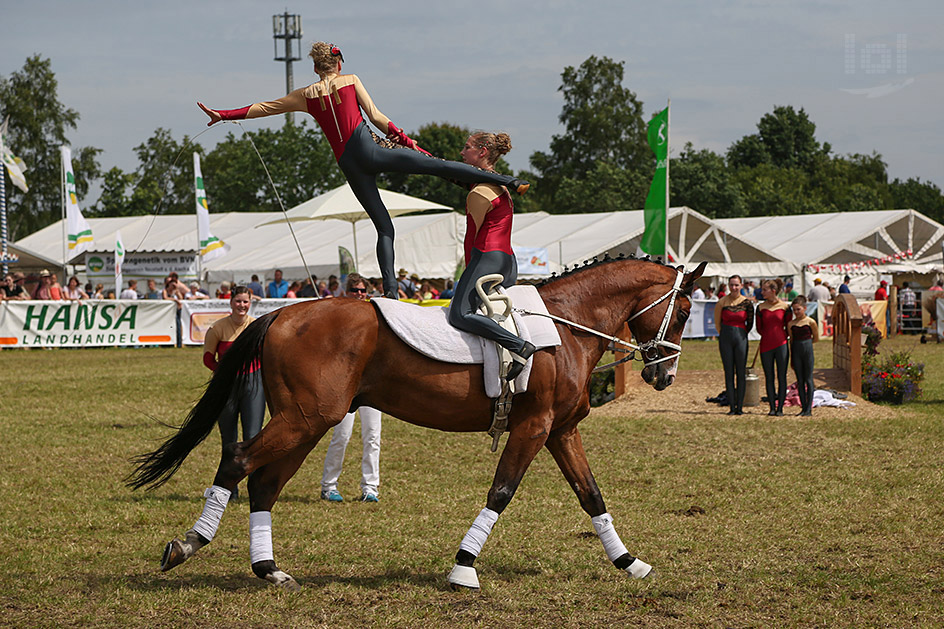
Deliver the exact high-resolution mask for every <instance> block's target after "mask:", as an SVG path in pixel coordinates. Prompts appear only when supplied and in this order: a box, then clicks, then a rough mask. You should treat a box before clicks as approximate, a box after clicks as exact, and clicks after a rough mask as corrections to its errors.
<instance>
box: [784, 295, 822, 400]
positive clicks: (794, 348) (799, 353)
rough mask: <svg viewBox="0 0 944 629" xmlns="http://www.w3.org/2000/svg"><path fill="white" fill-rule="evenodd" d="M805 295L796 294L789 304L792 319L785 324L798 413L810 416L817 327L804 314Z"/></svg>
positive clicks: (817, 337)
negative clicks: (798, 408) (797, 400)
mask: <svg viewBox="0 0 944 629" xmlns="http://www.w3.org/2000/svg"><path fill="white" fill-rule="evenodd" d="M806 303H807V302H806V297H804V296H803V295H800V296H798V297H797V298H796V299H794V300H793V303H792V304H790V309H791V310H793V320H792V321H790V322H789V323H788V324H787V332H788V333H789V335H790V353H791V354H792V355H793V373H795V374H796V379H797V393H798V394H799V395H800V406H801V407H802V410H801V411H800V415H802V416H803V417H810V416H811V415H812V414H813V390H814V387H813V343H815V342H816V341H818V340H819V328H818V327H817V326H816V321H814V320H813V319H811V318H810V317H808V316H806Z"/></svg>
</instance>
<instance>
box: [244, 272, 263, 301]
mask: <svg viewBox="0 0 944 629" xmlns="http://www.w3.org/2000/svg"><path fill="white" fill-rule="evenodd" d="M246 288H248V289H249V290H251V291H252V294H253V295H255V296H256V297H259V298H260V299H261V298H263V297H265V293H264V292H263V291H262V284H260V283H259V276H258V275H253V276H252V281H250V282H249V283H248V284H246Z"/></svg>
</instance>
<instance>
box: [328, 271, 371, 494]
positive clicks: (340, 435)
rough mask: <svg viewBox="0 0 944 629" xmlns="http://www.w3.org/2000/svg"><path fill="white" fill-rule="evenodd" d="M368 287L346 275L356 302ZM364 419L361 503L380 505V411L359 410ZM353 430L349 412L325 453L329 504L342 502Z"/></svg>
mask: <svg viewBox="0 0 944 629" xmlns="http://www.w3.org/2000/svg"><path fill="white" fill-rule="evenodd" d="M369 290H370V289H369V288H368V287H367V280H365V279H364V278H363V277H361V276H360V275H359V274H358V273H351V274H349V275H348V276H347V295H350V296H351V297H355V298H357V299H364V300H366V299H367V296H368V293H369ZM357 412H358V413H360V416H361V440H362V441H363V442H364V453H363V454H362V455H361V501H362V502H378V501H379V495H380V494H379V492H378V491H377V488H378V486H379V485H380V411H378V410H377V409H375V408H371V407H369V406H361V407H360V408H358V409H357ZM353 431H354V413H348V414H347V415H345V416H344V419H342V420H341V423H340V424H338V425H337V426H335V427H334V432H333V433H332V435H331V443H329V444H328V452H327V453H326V454H325V462H324V471H323V472H322V475H321V499H322V500H327V501H329V502H343V501H344V498H343V497H342V496H341V494H340V492H338V478H340V477H341V468H342V467H343V465H344V451H345V450H346V449H347V444H348V442H349V441H350V440H351V433H352V432H353Z"/></svg>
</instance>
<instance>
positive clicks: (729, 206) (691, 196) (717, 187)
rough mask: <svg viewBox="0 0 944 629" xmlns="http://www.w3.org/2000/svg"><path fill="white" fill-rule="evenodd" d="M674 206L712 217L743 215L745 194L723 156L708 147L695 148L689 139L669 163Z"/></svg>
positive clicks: (670, 198)
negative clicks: (685, 206) (684, 207)
mask: <svg viewBox="0 0 944 629" xmlns="http://www.w3.org/2000/svg"><path fill="white" fill-rule="evenodd" d="M669 176H670V177H671V194H670V196H669V201H670V202H671V204H672V205H673V206H679V205H687V206H688V207H690V208H692V209H695V210H697V211H698V212H701V213H702V214H705V215H706V216H710V217H712V218H729V217H736V216H744V215H745V213H746V208H745V206H744V197H743V194H742V193H741V189H740V187H738V186H737V185H736V184H735V183H734V181H733V179H732V175H731V169H729V168H728V166H727V164H726V163H725V161H724V157H722V156H721V155H718V154H717V153H715V152H713V151H710V150H708V149H702V150H700V151H696V150H695V149H694V147H693V146H692V143H691V142H689V143H687V144H686V145H685V148H684V149H682V152H681V154H680V155H679V157H678V158H676V159H673V160H672V161H671V163H670V164H669Z"/></svg>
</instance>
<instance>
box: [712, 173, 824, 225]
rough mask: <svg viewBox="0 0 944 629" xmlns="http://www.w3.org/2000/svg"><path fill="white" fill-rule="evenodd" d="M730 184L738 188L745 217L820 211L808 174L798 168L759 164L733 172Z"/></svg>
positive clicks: (820, 207)
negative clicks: (742, 200) (741, 195)
mask: <svg viewBox="0 0 944 629" xmlns="http://www.w3.org/2000/svg"><path fill="white" fill-rule="evenodd" d="M732 181H733V183H734V184H735V185H737V186H738V187H739V188H740V189H741V192H742V194H743V199H744V207H745V209H746V213H745V215H746V216H783V215H789V214H813V213H816V212H821V211H823V209H822V206H821V205H820V204H819V203H818V199H817V198H816V195H815V194H813V193H812V192H811V189H810V185H809V175H807V174H806V173H805V172H804V171H802V170H800V169H799V168H778V167H776V166H772V165H771V164H760V165H758V166H754V167H753V168H740V169H738V170H736V171H734V173H733V174H732ZM695 209H697V208H695Z"/></svg>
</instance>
